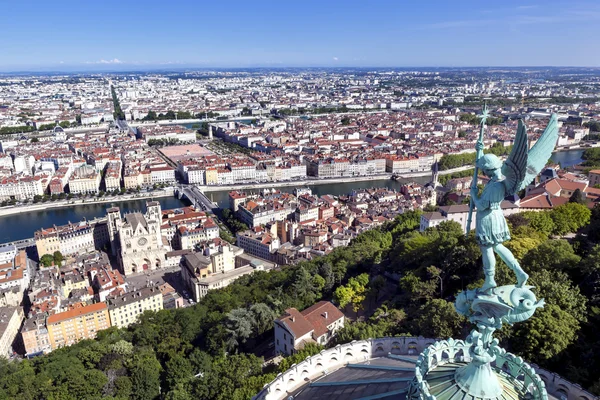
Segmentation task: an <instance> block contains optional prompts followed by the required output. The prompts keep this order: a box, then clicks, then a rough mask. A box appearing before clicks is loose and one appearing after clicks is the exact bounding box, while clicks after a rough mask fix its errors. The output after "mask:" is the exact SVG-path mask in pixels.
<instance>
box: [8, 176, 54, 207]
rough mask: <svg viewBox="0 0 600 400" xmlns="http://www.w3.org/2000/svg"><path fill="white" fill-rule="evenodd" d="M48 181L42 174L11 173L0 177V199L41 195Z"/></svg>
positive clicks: (20, 198)
mask: <svg viewBox="0 0 600 400" xmlns="http://www.w3.org/2000/svg"><path fill="white" fill-rule="evenodd" d="M49 183H50V181H49V179H48V178H44V177H42V176H39V175H38V176H26V175H11V176H8V177H2V178H0V201H3V200H19V201H22V200H25V199H32V198H33V197H34V196H43V195H44V193H45V191H46V188H47V187H48V185H49Z"/></svg>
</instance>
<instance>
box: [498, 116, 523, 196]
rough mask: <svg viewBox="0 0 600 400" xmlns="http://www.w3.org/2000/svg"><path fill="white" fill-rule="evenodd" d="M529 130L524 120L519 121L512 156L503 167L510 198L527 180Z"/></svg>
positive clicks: (507, 193)
mask: <svg viewBox="0 0 600 400" xmlns="http://www.w3.org/2000/svg"><path fill="white" fill-rule="evenodd" d="M528 147H529V146H528V144H527V128H526V127H525V124H524V123H523V120H519V127H518V129H517V136H516V137H515V144H514V145H513V149H512V151H511V152H510V155H509V156H508V158H507V159H506V161H504V164H503V165H502V175H504V178H505V179H504V185H505V186H506V195H507V196H510V195H513V194H515V193H516V192H518V191H519V189H518V187H519V186H520V185H521V182H523V180H524V179H525V176H526V169H527V151H528Z"/></svg>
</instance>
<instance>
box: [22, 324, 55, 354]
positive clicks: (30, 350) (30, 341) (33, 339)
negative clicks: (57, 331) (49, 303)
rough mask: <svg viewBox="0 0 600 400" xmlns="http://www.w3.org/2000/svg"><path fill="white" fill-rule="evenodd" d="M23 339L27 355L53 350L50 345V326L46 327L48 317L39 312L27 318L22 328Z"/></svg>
mask: <svg viewBox="0 0 600 400" xmlns="http://www.w3.org/2000/svg"><path fill="white" fill-rule="evenodd" d="M21 340H22V341H23V346H24V347H25V356H27V357H33V356H36V355H40V354H46V353H49V352H51V351H52V347H51V346H50V336H49V335H48V328H46V317H45V316H44V315H41V314H38V315H34V316H33V317H31V318H27V319H26V320H25V322H24V323H23V327H22V328H21Z"/></svg>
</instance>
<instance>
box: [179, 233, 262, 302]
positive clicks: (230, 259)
mask: <svg viewBox="0 0 600 400" xmlns="http://www.w3.org/2000/svg"><path fill="white" fill-rule="evenodd" d="M243 252H244V251H243V250H242V249H240V248H239V247H236V246H233V245H230V244H224V245H220V246H207V247H206V248H205V249H204V254H202V253H193V254H188V255H186V256H184V260H183V262H182V263H181V277H182V279H183V281H184V282H185V284H186V286H187V287H188V288H189V289H190V290H191V292H192V296H193V298H194V300H195V301H199V300H200V298H202V297H204V296H205V295H206V293H207V292H208V290H212V289H218V288H222V287H225V286H227V285H229V283H231V282H233V281H234V280H235V279H237V278H239V277H240V276H242V275H246V274H250V273H252V272H253V271H254V269H253V268H252V267H250V266H246V267H241V268H235V259H236V257H237V256H239V255H241V254H243Z"/></svg>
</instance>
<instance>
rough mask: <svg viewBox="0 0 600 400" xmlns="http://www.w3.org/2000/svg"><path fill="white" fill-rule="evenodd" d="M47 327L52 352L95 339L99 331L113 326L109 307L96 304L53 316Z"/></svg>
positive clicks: (104, 304)
mask: <svg viewBox="0 0 600 400" xmlns="http://www.w3.org/2000/svg"><path fill="white" fill-rule="evenodd" d="M46 326H47V328H48V337H49V339H50V347H51V348H52V350H56V349H58V348H60V347H64V346H70V345H72V344H74V343H77V342H79V341H80V340H83V339H93V338H95V337H96V334H97V333H98V331H100V330H102V329H107V328H110V326H111V325H110V315H109V313H108V306H107V305H106V303H96V304H91V305H89V306H81V307H78V308H75V309H72V310H69V311H64V312H61V313H58V314H53V315H51V316H49V317H48V319H47V320H46Z"/></svg>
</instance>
